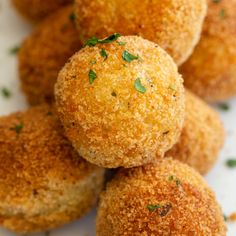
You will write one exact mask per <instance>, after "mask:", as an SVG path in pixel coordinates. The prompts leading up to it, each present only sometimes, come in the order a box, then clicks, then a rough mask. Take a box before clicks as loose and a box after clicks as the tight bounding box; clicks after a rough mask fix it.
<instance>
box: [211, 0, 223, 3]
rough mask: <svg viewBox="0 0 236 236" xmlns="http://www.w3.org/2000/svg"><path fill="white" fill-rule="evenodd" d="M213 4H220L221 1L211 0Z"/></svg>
mask: <svg viewBox="0 0 236 236" xmlns="http://www.w3.org/2000/svg"><path fill="white" fill-rule="evenodd" d="M213 2H214V3H220V2H221V0H213Z"/></svg>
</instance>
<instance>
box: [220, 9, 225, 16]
mask: <svg viewBox="0 0 236 236" xmlns="http://www.w3.org/2000/svg"><path fill="white" fill-rule="evenodd" d="M220 17H221V18H225V9H221V10H220Z"/></svg>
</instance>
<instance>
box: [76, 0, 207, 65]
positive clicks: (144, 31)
mask: <svg viewBox="0 0 236 236" xmlns="http://www.w3.org/2000/svg"><path fill="white" fill-rule="evenodd" d="M75 2H76V4H75V12H76V16H77V17H76V19H77V25H78V29H79V32H80V35H81V39H82V40H86V39H88V38H90V37H92V36H96V37H98V38H103V37H106V36H107V35H110V34H113V33H114V32H119V33H121V34H122V35H139V36H141V37H143V38H145V39H148V40H151V41H153V42H155V43H157V44H159V45H160V46H161V47H162V48H164V49H165V50H166V51H167V52H168V53H169V54H170V55H171V56H172V57H173V58H174V60H175V62H176V63H177V64H181V63H183V62H184V61H185V60H186V59H187V58H188V57H189V56H190V54H191V53H192V51H193V48H194V47H195V45H196V44H197V42H198V40H199V38H200V34H201V29H202V23H203V19H204V17H205V15H206V9H207V4H206V0H192V1H189V0H168V1H167V0H164V1H163V0H156V1H147V0H145V1H143V0H133V1H126V0H112V1H111V0H102V1H101V0H93V1H91V0H83V1H81V0H77V1H75ZM95 12H97V14H95Z"/></svg>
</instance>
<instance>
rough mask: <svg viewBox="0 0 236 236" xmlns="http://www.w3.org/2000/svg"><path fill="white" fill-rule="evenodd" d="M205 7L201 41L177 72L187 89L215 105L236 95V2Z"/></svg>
mask: <svg viewBox="0 0 236 236" xmlns="http://www.w3.org/2000/svg"><path fill="white" fill-rule="evenodd" d="M208 5H209V7H208V9H209V10H208V14H207V17H206V21H205V23H204V27H203V32H202V36H201V40H200V42H199V44H198V45H197V47H196V48H195V50H194V53H193V54H192V56H191V57H190V58H189V60H188V61H187V62H186V63H185V64H184V65H183V66H182V67H181V68H180V72H181V73H182V74H183V77H184V81H185V85H186V87H187V88H189V89H190V90H192V91H193V92H194V93H196V94H197V95H199V96H200V97H202V98H204V99H205V100H207V101H210V102H216V101H223V100H226V99H228V98H230V97H231V96H233V95H236V30H235V29H236V1H235V0H221V1H213V0H208Z"/></svg>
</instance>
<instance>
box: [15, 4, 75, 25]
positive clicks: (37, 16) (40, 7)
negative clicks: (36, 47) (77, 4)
mask: <svg viewBox="0 0 236 236" xmlns="http://www.w3.org/2000/svg"><path fill="white" fill-rule="evenodd" d="M72 2H73V0H12V3H13V5H14V6H15V7H16V9H17V10H18V11H19V12H20V13H21V15H23V16H24V17H25V18H27V19H28V20H30V21H32V22H37V21H40V20H42V19H43V18H45V17H46V16H48V15H49V14H51V13H52V12H54V11H56V10H57V9H58V8H60V7H62V6H64V5H66V4H69V3H72Z"/></svg>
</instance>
